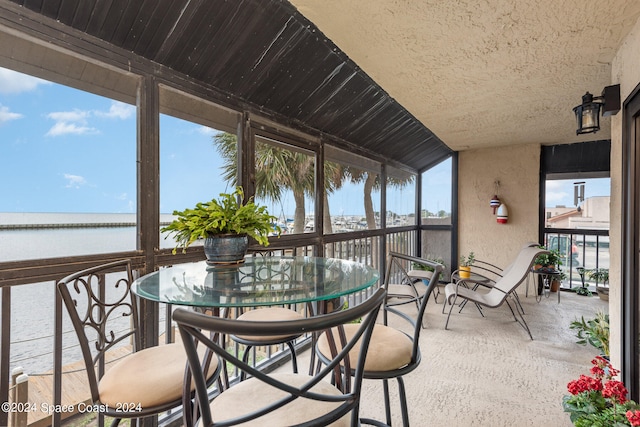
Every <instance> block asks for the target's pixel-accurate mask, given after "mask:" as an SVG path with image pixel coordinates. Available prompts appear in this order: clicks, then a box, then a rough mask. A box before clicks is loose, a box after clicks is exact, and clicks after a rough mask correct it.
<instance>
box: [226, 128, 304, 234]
mask: <svg viewBox="0 0 640 427" xmlns="http://www.w3.org/2000/svg"><path fill="white" fill-rule="evenodd" d="M213 141H214V143H215V145H216V147H217V150H218V153H219V154H220V156H221V157H222V158H223V159H224V162H223V166H222V168H223V174H222V177H223V179H225V180H226V181H227V182H230V183H231V184H232V185H234V186H235V185H237V183H238V172H237V171H238V160H237V137H236V135H233V134H230V133H227V132H220V133H218V134H216V135H215V136H214V137H213ZM255 174H256V196H257V197H259V198H263V199H267V200H270V201H272V202H279V201H281V200H282V197H283V193H284V190H286V189H290V190H291V191H292V193H293V198H294V202H295V213H294V227H295V228H294V232H295V233H302V232H304V226H305V217H306V213H305V206H304V202H305V195H310V196H312V195H313V194H314V191H315V187H314V179H315V170H314V158H313V157H312V156H309V155H307V154H304V153H300V152H294V151H291V150H286V149H283V148H279V147H276V146H274V145H272V144H268V143H263V142H257V143H256V158H255Z"/></svg>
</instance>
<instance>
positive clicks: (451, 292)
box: [444, 246, 548, 339]
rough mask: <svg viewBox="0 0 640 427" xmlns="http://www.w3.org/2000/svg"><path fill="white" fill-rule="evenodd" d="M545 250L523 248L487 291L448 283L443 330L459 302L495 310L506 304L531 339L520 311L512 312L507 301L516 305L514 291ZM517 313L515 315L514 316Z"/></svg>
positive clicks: (461, 283) (462, 284) (460, 283)
mask: <svg viewBox="0 0 640 427" xmlns="http://www.w3.org/2000/svg"><path fill="white" fill-rule="evenodd" d="M546 252H548V251H546V250H545V249H541V248H538V247H529V246H527V247H524V248H523V249H522V250H520V252H519V253H518V256H517V257H516V259H515V260H514V261H513V263H512V264H511V265H510V266H509V268H507V269H505V271H504V272H503V276H502V277H501V278H499V279H498V280H497V281H496V282H495V284H494V285H493V287H491V288H490V289H489V290H488V291H481V290H479V289H478V290H473V289H469V288H467V287H466V286H465V285H464V283H463V282H462V281H460V282H458V283H449V284H448V285H447V286H446V287H445V304H446V303H447V302H448V303H449V304H450V305H451V307H450V308H449V314H448V315H447V322H446V323H445V326H444V328H445V329H447V328H448V326H449V318H450V317H451V310H453V307H454V306H456V304H457V303H458V302H461V301H459V300H458V299H460V300H465V301H470V302H472V303H474V304H476V306H478V307H479V308H480V307H489V308H496V307H500V306H501V305H502V304H503V303H505V302H506V303H507V306H508V307H509V309H510V310H511V314H513V317H514V319H515V320H516V322H518V323H520V325H521V326H522V327H523V328H524V329H525V330H526V331H527V333H528V334H529V337H530V338H531V339H533V336H532V335H531V331H530V330H529V326H528V325H527V322H526V321H525V319H524V316H523V314H522V313H521V312H520V310H518V309H517V307H516V311H514V310H513V308H512V307H511V305H510V304H509V301H508V299H509V298H513V299H514V301H516V303H517V299H516V298H517V297H516V295H515V290H516V288H517V287H518V285H520V284H521V283H522V282H523V281H524V280H525V278H526V277H527V274H528V273H529V271H530V270H531V266H532V265H533V262H534V260H535V259H536V257H537V256H538V255H540V254H542V253H546ZM516 312H517V315H516ZM480 314H482V316H483V317H484V314H483V313H482V310H480Z"/></svg>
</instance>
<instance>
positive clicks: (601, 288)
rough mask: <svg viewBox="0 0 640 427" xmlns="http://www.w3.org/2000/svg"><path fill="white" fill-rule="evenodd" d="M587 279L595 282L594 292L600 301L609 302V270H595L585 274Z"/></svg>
mask: <svg viewBox="0 0 640 427" xmlns="http://www.w3.org/2000/svg"><path fill="white" fill-rule="evenodd" d="M587 274H588V275H589V278H590V279H592V280H595V281H596V292H597V293H598V296H599V297H600V299H602V300H604V301H609V286H607V283H608V282H609V269H608V268H595V269H593V270H589V271H588V272H587Z"/></svg>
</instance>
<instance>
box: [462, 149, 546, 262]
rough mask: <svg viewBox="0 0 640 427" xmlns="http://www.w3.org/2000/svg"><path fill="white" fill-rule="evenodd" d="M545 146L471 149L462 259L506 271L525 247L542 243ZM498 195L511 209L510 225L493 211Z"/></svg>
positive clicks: (465, 171) (465, 155) (466, 160)
mask: <svg viewBox="0 0 640 427" xmlns="http://www.w3.org/2000/svg"><path fill="white" fill-rule="evenodd" d="M539 170H540V146H539V145H537V144H529V145H520V146H510V147H500V148H491V149H481V150H469V151H463V152H461V153H460V157H459V186H458V191H459V196H458V197H459V199H458V203H459V209H460V212H459V215H460V222H459V223H460V228H459V230H460V237H459V242H458V244H459V248H460V253H461V254H467V253H469V252H470V251H473V252H474V253H475V254H476V258H478V259H482V260H486V261H489V262H492V263H494V264H496V265H499V266H502V267H505V266H507V265H509V263H510V262H511V261H513V257H514V254H515V253H516V252H517V251H518V250H520V248H521V247H522V245H523V244H524V243H526V242H529V241H537V240H538V207H539V202H538V197H539V193H538V192H539V189H538V188H539ZM495 181H500V187H499V189H498V196H499V198H500V200H501V201H503V202H504V203H505V204H506V205H507V208H508V210H509V221H508V222H507V223H506V224H498V223H497V222H496V216H495V215H493V213H492V209H491V208H490V207H489V201H490V200H491V197H492V196H493V195H494V192H495V185H494V182H495Z"/></svg>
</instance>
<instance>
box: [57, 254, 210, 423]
mask: <svg viewBox="0 0 640 427" xmlns="http://www.w3.org/2000/svg"><path fill="white" fill-rule="evenodd" d="M131 284H132V273H131V265H130V263H129V261H128V260H122V261H116V262H112V263H109V264H104V265H100V266H97V267H93V268H88V269H86V270H83V271H80V272H78V273H74V274H71V275H69V276H67V277H65V278H64V279H62V280H60V281H59V282H58V291H59V292H60V295H61V296H62V301H63V302H64V304H65V306H66V308H67V311H68V313H69V317H70V318H71V322H72V324H73V328H74V329H75V332H76V335H77V337H78V342H79V344H80V348H81V350H82V357H83V359H84V363H85V367H86V371H87V376H88V379H89V389H90V392H91V402H92V404H93V405H94V407H96V408H102V409H103V411H102V412H101V414H100V415H101V416H104V415H106V416H109V417H113V418H114V421H113V422H112V424H111V425H112V426H117V425H118V424H119V423H120V421H121V419H123V418H130V419H138V418H144V417H147V416H152V415H157V414H159V413H162V412H165V411H167V410H169V409H172V408H177V407H179V406H181V405H182V404H183V391H184V390H185V386H184V384H185V373H186V372H187V371H186V368H187V355H186V353H185V350H184V347H183V345H182V344H181V343H173V344H166V345H160V346H155V347H150V348H145V349H141V345H140V344H141V341H140V325H139V317H138V308H137V303H136V298H135V296H134V295H133V294H132V292H131ZM129 346H130V347H132V352H131V353H128V354H127V355H125V356H124V357H121V358H120V357H113V353H112V351H114V350H116V349H118V348H120V347H124V348H125V350H126V349H127V347H129ZM201 354H203V355H204V352H201ZM205 357H206V356H205ZM209 358H210V355H209ZM109 359H111V360H112V362H109ZM217 362H218V361H217V360H216V359H213V360H211V363H210V364H209V369H208V370H207V375H206V378H207V381H209V382H211V381H213V380H214V379H215V378H217V376H218V374H219V372H220V368H219V365H218V363H217ZM191 388H192V391H193V389H194V388H195V386H194V385H192V387H191ZM186 402H187V403H188V402H190V398H189V396H188V393H187V398H186ZM186 411H187V409H185V412H186Z"/></svg>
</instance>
